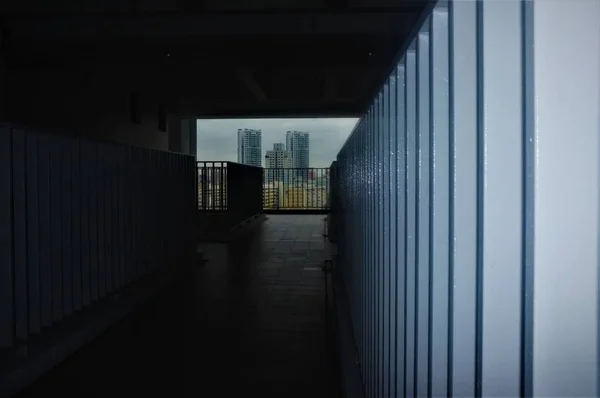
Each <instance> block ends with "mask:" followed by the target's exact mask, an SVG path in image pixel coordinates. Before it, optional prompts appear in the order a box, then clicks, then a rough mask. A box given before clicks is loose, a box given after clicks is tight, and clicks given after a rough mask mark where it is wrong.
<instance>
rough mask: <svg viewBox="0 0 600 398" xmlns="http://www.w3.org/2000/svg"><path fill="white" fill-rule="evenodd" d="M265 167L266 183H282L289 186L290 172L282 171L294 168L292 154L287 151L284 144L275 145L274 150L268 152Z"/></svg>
mask: <svg viewBox="0 0 600 398" xmlns="http://www.w3.org/2000/svg"><path fill="white" fill-rule="evenodd" d="M265 167H266V168H267V170H266V176H265V180H266V181H265V182H274V181H281V182H283V183H284V184H287V183H288V178H289V172H286V171H285V170H282V169H289V168H290V167H292V153H291V152H290V151H286V150H285V146H284V144H282V143H277V144H273V150H268V151H267V154H266V156H265ZM270 169H274V170H270Z"/></svg>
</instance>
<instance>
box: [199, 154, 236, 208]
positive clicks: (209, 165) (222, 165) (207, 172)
mask: <svg viewBox="0 0 600 398" xmlns="http://www.w3.org/2000/svg"><path fill="white" fill-rule="evenodd" d="M227 163H228V162H196V167H197V170H198V210H199V211H204V212H225V211H227Z"/></svg>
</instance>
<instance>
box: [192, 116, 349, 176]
mask: <svg viewBox="0 0 600 398" xmlns="http://www.w3.org/2000/svg"><path fill="white" fill-rule="evenodd" d="M357 120H358V119H356V118H344V119H337V118H336V119H227V120H223V119H219V120H204V119H201V120H198V160H200V161H202V160H228V161H234V162H236V161H237V131H238V129H243V128H247V129H255V130H262V152H263V153H262V159H263V166H264V161H265V160H264V157H265V153H266V151H267V150H268V149H273V143H276V142H282V143H285V132H286V131H288V130H297V131H303V132H308V133H310V159H309V162H310V163H309V164H310V167H329V166H331V162H333V161H334V160H335V157H336V156H337V153H338V151H339V150H340V148H341V147H342V145H343V144H344V142H345V141H346V138H348V135H350V133H351V132H352V128H353V127H354V125H355V124H356V121H357Z"/></svg>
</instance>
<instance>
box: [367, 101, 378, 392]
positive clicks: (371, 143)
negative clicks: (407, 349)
mask: <svg viewBox="0 0 600 398" xmlns="http://www.w3.org/2000/svg"><path fill="white" fill-rule="evenodd" d="M375 110H376V107H375V105H373V106H371V109H370V111H369V113H370V114H369V133H368V144H367V148H368V150H369V154H368V168H369V169H368V177H367V178H368V179H369V201H370V203H369V215H368V222H369V244H368V245H369V246H368V247H369V259H368V263H367V264H368V267H369V271H368V272H369V286H368V287H367V292H368V295H369V351H368V357H369V370H368V379H367V381H368V390H367V391H368V392H369V394H370V395H371V396H373V395H374V393H375V389H374V383H373V374H374V366H373V363H374V351H375V342H374V334H375V333H374V330H375V325H374V321H375V306H374V300H373V295H374V291H375V284H374V270H375V217H376V213H375V209H376V204H377V199H376V196H375V182H374V178H375V176H374V173H375V164H374V161H375V148H376V147H375V140H374V138H375V134H374V132H375Z"/></svg>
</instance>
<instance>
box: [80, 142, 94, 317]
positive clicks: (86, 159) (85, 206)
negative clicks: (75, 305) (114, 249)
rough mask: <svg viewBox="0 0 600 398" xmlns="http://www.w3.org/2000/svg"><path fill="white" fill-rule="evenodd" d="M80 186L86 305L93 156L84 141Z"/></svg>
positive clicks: (85, 299) (87, 301)
mask: <svg viewBox="0 0 600 398" xmlns="http://www.w3.org/2000/svg"><path fill="white" fill-rule="evenodd" d="M79 150H80V153H79V163H80V167H81V171H80V187H81V202H80V203H81V205H80V206H81V209H80V210H81V304H82V307H85V306H87V305H89V304H90V301H91V294H90V293H91V292H90V287H91V283H90V278H91V275H90V272H91V261H92V260H91V256H90V233H91V226H90V184H91V175H90V173H91V158H90V144H89V143H88V142H85V141H82V142H81V143H80V146H79Z"/></svg>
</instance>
